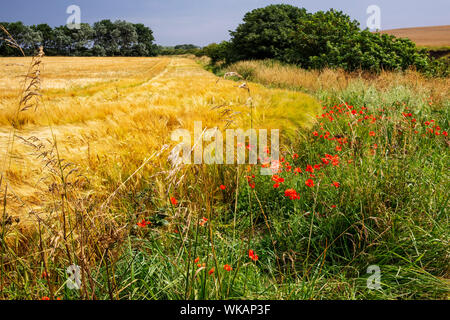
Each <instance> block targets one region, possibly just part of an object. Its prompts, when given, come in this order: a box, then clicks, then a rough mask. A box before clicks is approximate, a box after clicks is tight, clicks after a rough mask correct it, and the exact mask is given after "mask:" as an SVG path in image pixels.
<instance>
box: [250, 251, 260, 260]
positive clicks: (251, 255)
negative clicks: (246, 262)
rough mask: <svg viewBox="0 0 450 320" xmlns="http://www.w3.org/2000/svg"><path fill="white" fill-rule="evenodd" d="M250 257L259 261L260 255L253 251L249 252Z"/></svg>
mask: <svg viewBox="0 0 450 320" xmlns="http://www.w3.org/2000/svg"><path fill="white" fill-rule="evenodd" d="M248 257H249V258H250V259H252V260H253V261H258V255H257V254H255V252H254V251H253V250H248Z"/></svg>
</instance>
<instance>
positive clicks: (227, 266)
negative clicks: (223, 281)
mask: <svg viewBox="0 0 450 320" xmlns="http://www.w3.org/2000/svg"><path fill="white" fill-rule="evenodd" d="M223 269H224V270H225V271H231V270H233V268H232V267H231V266H230V265H228V264H226V265H224V266H223Z"/></svg>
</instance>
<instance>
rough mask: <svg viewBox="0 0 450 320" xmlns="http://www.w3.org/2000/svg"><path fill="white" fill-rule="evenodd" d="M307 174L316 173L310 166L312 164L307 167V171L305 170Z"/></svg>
mask: <svg viewBox="0 0 450 320" xmlns="http://www.w3.org/2000/svg"><path fill="white" fill-rule="evenodd" d="M305 171H306V172H311V173H314V168H313V167H312V166H311V165H310V164H308V165H307V166H306V170H305Z"/></svg>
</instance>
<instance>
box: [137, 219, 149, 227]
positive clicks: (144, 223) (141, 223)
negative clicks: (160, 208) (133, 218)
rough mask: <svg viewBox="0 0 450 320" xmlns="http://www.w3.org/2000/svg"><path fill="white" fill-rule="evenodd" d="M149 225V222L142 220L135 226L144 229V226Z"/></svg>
mask: <svg viewBox="0 0 450 320" xmlns="http://www.w3.org/2000/svg"><path fill="white" fill-rule="evenodd" d="M149 224H151V222H150V221H145V219H142V221H141V222H138V223H137V225H138V226H139V227H141V228H145V227H146V226H148V225H149Z"/></svg>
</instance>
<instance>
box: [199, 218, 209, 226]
mask: <svg viewBox="0 0 450 320" xmlns="http://www.w3.org/2000/svg"><path fill="white" fill-rule="evenodd" d="M207 222H208V219H206V218H205V217H203V218H202V219H201V220H200V222H199V223H198V224H199V225H200V226H202V227H203V226H204V225H205V223H207Z"/></svg>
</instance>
